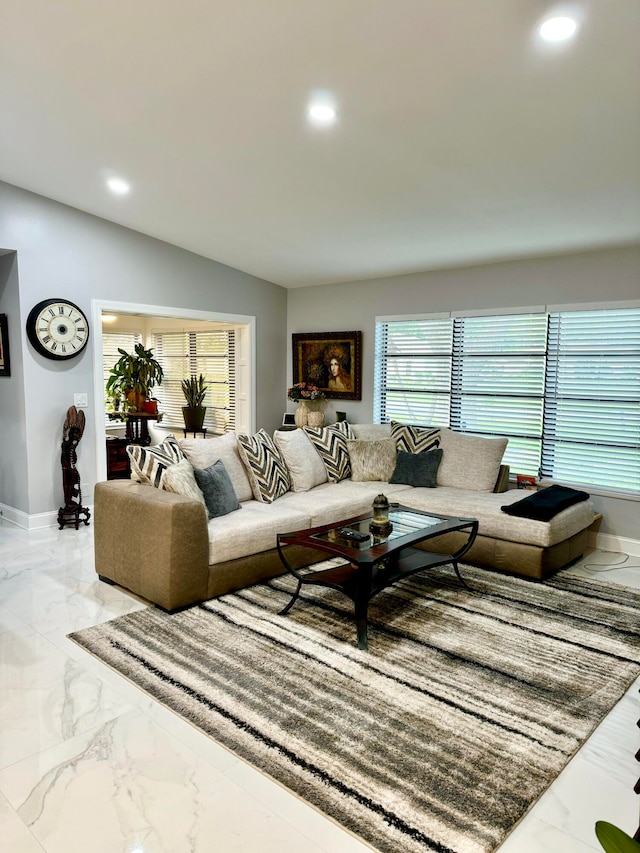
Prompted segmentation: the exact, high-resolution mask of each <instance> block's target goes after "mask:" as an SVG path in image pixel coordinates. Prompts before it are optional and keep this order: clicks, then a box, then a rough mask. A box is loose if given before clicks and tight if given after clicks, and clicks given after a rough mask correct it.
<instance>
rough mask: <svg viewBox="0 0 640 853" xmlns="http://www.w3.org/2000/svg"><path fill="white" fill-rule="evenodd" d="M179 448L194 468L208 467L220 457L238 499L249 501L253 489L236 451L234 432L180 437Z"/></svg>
mask: <svg viewBox="0 0 640 853" xmlns="http://www.w3.org/2000/svg"><path fill="white" fill-rule="evenodd" d="M179 444H180V449H181V450H182V452H183V453H184V455H185V456H186V457H187V459H188V460H189V462H191V464H192V465H193V467H194V468H208V467H209V466H210V465H213V463H214V462H217V461H218V459H221V460H222V461H223V462H224V467H225V468H226V469H227V474H228V475H229V479H230V480H231V482H232V483H233V489H234V491H235V493H236V495H237V496H238V500H239V501H250V500H251V498H252V497H253V490H252V489H251V483H250V481H249V477H248V476H247V472H246V471H245V467H244V464H243V462H242V460H241V459H240V453H239V451H238V439H237V438H236V434H235V432H225V434H224V435H217V436H215V438H207V439H204V438H181V439H180V442H179Z"/></svg>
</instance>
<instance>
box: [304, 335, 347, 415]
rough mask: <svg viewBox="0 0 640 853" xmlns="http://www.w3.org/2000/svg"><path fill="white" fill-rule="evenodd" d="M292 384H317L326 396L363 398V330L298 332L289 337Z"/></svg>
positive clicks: (341, 398)
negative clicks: (291, 351)
mask: <svg viewBox="0 0 640 853" xmlns="http://www.w3.org/2000/svg"><path fill="white" fill-rule="evenodd" d="M291 339H292V345H293V379H294V383H300V382H307V383H310V384H312V385H315V386H316V387H318V388H319V389H320V390H321V391H322V392H323V393H324V395H325V397H326V398H329V399H334V400H360V399H361V398H362V360H361V359H362V357H361V351H362V332H301V333H297V332H296V333H294V334H292V336H291Z"/></svg>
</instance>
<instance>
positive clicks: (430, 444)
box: [391, 421, 440, 453]
mask: <svg viewBox="0 0 640 853" xmlns="http://www.w3.org/2000/svg"><path fill="white" fill-rule="evenodd" d="M391 438H395V440H396V449H397V450H403V451H404V452H405V453H424V452H425V451H426V450H436V449H437V448H438V447H440V427H417V426H411V424H399V423H397V422H396V421H391Z"/></svg>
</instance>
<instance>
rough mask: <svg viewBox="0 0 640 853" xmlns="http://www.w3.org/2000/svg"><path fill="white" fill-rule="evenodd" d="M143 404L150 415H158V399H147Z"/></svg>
mask: <svg viewBox="0 0 640 853" xmlns="http://www.w3.org/2000/svg"><path fill="white" fill-rule="evenodd" d="M143 405H144V410H145V412H146V413H147V414H148V415H157V414H158V401H157V400H145V401H144V404H143Z"/></svg>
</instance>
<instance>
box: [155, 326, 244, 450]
mask: <svg viewBox="0 0 640 853" xmlns="http://www.w3.org/2000/svg"><path fill="white" fill-rule="evenodd" d="M152 348H153V353H154V356H155V358H157V360H158V361H159V362H160V364H161V365H162V369H163V371H164V379H163V381H162V384H161V385H159V386H157V387H156V389H155V391H154V394H155V395H156V397H157V398H158V403H159V407H160V411H162V412H164V419H163V425H164V426H176V427H182V426H183V424H184V420H183V417H182V407H183V406H185V405H186V401H185V398H184V394H183V393H182V380H183V379H188V378H189V377H190V376H199V375H200V374H201V373H202V374H203V375H204V377H205V380H206V382H207V394H206V397H205V399H204V403H203V405H204V406H206V408H207V412H206V415H205V419H204V425H205V426H206V427H207V428H208V429H209V430H211V431H212V432H215V433H220V434H221V433H224V432H227V431H230V430H234V429H235V408H236V406H235V404H236V394H235V333H234V331H233V329H213V330H209V331H198V332H156V333H154V334H153V335H152Z"/></svg>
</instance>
